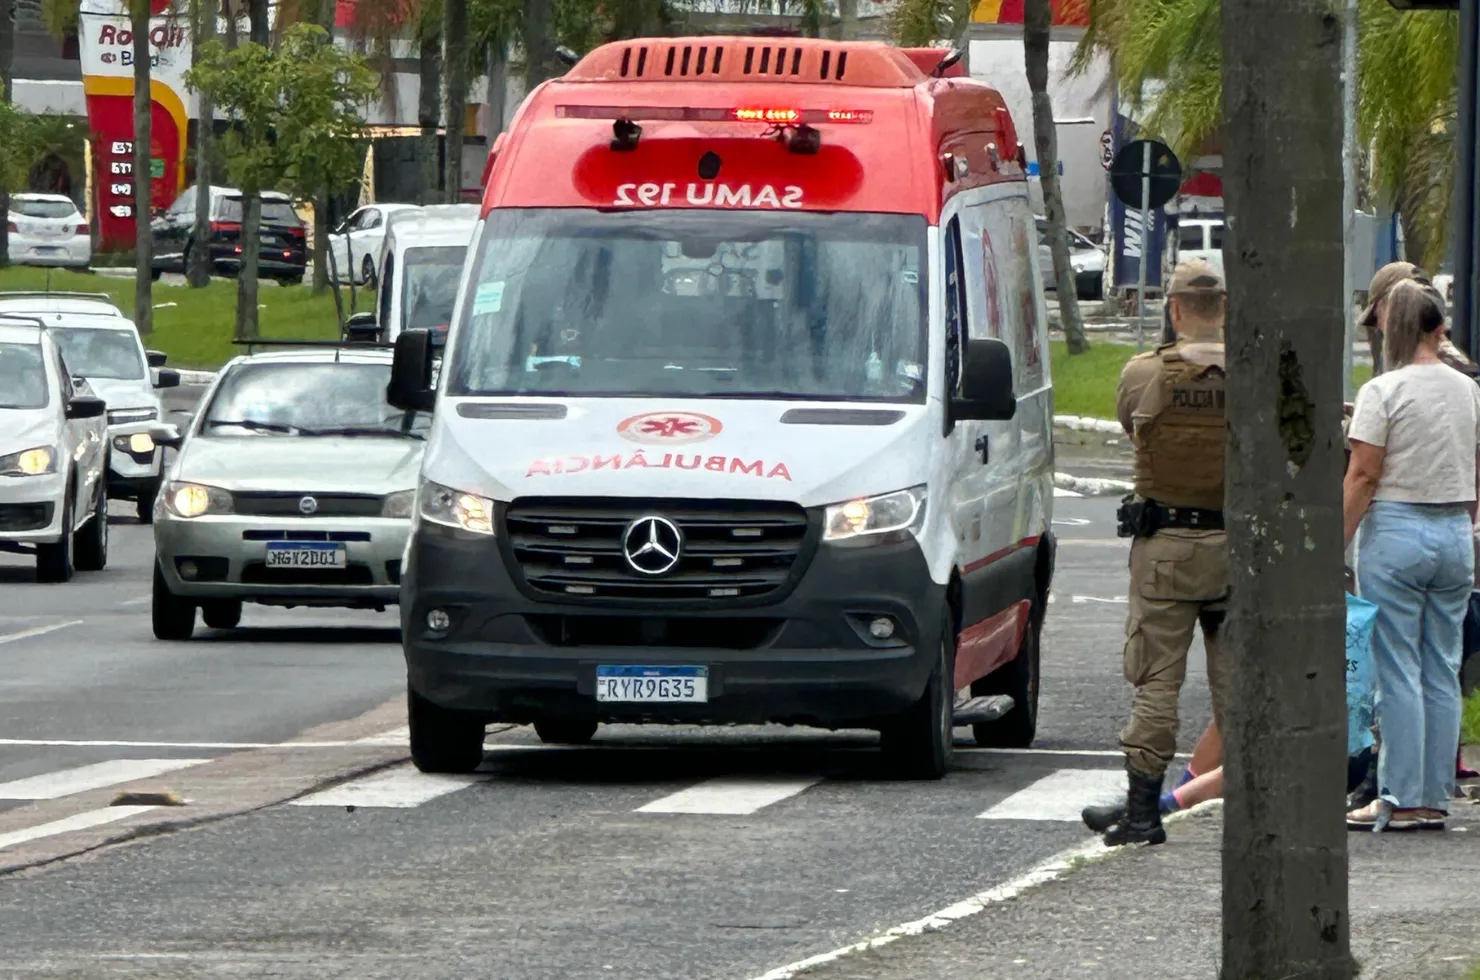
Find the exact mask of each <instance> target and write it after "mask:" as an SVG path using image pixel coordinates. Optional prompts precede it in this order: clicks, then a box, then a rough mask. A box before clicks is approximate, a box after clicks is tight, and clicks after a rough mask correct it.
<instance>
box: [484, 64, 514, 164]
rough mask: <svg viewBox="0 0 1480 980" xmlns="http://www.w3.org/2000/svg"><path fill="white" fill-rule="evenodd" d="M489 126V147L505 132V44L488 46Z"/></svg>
mask: <svg viewBox="0 0 1480 980" xmlns="http://www.w3.org/2000/svg"><path fill="white" fill-rule="evenodd" d="M487 102H488V125H489V127H490V129H491V130H492V131H491V132H490V133H489V134H488V137H489V145H490V146H491V145H492V143H493V137H494V136H496V135H498V134H499V133H501V132H503V129H504V113H505V111H506V110H507V108H508V104H509V55H508V47H507V45H505V44H504V43H503V42H499V43H496V44H490V45H489V46H488V95H487Z"/></svg>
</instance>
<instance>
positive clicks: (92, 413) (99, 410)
mask: <svg viewBox="0 0 1480 980" xmlns="http://www.w3.org/2000/svg"><path fill="white" fill-rule="evenodd" d="M107 411H108V405H107V403H106V402H104V401H103V399H101V398H98V397H96V396H95V395H74V396H73V398H72V400H71V401H69V402H67V418H69V419H95V418H101V417H102V416H103V414H104V413H106V412H107Z"/></svg>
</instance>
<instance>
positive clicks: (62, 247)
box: [9, 194, 92, 269]
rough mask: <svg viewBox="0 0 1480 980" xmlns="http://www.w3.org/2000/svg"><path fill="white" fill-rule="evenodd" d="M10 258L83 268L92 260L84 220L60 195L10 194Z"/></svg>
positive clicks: (41, 263)
mask: <svg viewBox="0 0 1480 980" xmlns="http://www.w3.org/2000/svg"><path fill="white" fill-rule="evenodd" d="M9 220H10V261H11V262H12V263H15V264H17V265H60V266H69V267H73V268H78V269H86V268H87V266H88V264H89V263H91V262H92V232H91V230H90V229H89V228H88V226H87V219H86V218H84V217H83V216H82V213H81V212H79V211H78V210H77V205H76V204H75V203H73V201H72V199H71V198H70V197H67V196H65V195H63V194H12V195H11V196H10V215H9Z"/></svg>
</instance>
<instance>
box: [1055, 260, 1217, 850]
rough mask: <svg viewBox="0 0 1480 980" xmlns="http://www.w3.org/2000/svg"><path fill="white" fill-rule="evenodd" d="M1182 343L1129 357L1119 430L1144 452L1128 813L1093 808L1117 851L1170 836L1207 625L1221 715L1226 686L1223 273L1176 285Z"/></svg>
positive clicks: (1175, 316)
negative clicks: (1186, 697) (1178, 757)
mask: <svg viewBox="0 0 1480 980" xmlns="http://www.w3.org/2000/svg"><path fill="white" fill-rule="evenodd" d="M1166 294H1167V307H1168V310H1169V312H1170V316H1171V322H1172V327H1173V329H1174V331H1175V333H1176V339H1175V340H1173V341H1172V342H1170V343H1165V344H1162V345H1161V346H1160V347H1157V348H1156V349H1155V350H1153V351H1148V352H1147V353H1144V354H1141V355H1139V356H1137V357H1134V358H1132V359H1131V361H1130V362H1129V363H1127V364H1126V366H1125V371H1124V373H1122V374H1121V378H1120V389H1119V392H1118V396H1117V402H1118V405H1117V408H1118V414H1119V417H1120V423H1121V425H1122V426H1124V427H1125V430H1126V433H1127V434H1128V435H1129V436H1130V437H1131V441H1132V442H1133V443H1134V444H1135V448H1136V479H1135V488H1136V489H1135V494H1134V495H1133V496H1131V497H1127V498H1126V502H1125V506H1123V507H1122V508H1121V512H1120V522H1121V527H1120V533H1121V535H1122V536H1123V537H1131V538H1133V539H1134V540H1133V541H1132V542H1131V557H1130V573H1131V582H1130V588H1129V590H1128V594H1129V603H1130V610H1129V613H1130V614H1129V617H1128V619H1127V622H1126V640H1125V677H1126V680H1128V681H1130V682H1131V683H1132V684H1133V685H1135V688H1136V692H1135V700H1134V702H1133V704H1132V706H1131V718H1130V721H1129V723H1128V724H1127V725H1126V727H1125V730H1124V731H1123V732H1122V733H1121V748H1122V749H1123V750H1124V752H1125V761H1126V771H1127V775H1128V777H1129V781H1130V786H1129V790H1128V792H1127V796H1126V802H1125V805H1124V806H1123V807H1121V806H1116V807H1089V808H1087V809H1086V810H1085V811H1084V822H1085V824H1086V825H1088V826H1089V827H1090V828H1091V829H1093V830H1096V831H1099V830H1104V832H1105V843H1106V844H1109V845H1112V846H1114V845H1119V844H1133V843H1147V844H1160V843H1163V842H1164V841H1165V840H1166V831H1165V830H1164V829H1163V828H1162V825H1161V812H1160V802H1161V789H1162V779H1163V777H1164V776H1165V774H1166V770H1167V766H1168V765H1170V763H1171V761H1172V757H1173V755H1174V754H1175V751H1176V739H1177V700H1178V696H1179V695H1180V694H1181V690H1182V682H1183V680H1184V679H1185V678H1186V676H1187V650H1188V648H1189V647H1190V646H1191V645H1192V635H1193V630H1194V628H1196V627H1197V626H1198V625H1201V626H1202V632H1203V643H1204V645H1205V646H1206V648H1207V654H1208V658H1207V659H1208V683H1209V686H1210V687H1211V688H1212V693H1213V712H1214V716H1215V718H1216V719H1218V720H1221V718H1222V716H1223V706H1224V703H1225V702H1224V697H1225V692H1226V690H1227V686H1228V665H1227V663H1226V662H1225V661H1224V657H1223V651H1222V644H1221V642H1220V637H1219V631H1220V628H1221V627H1222V625H1223V617H1224V608H1225V603H1226V602H1227V599H1228V538H1227V535H1226V534H1225V533H1224V529H1223V443H1224V433H1225V422H1224V390H1223V388H1224V386H1223V381H1224V354H1223V316H1224V302H1225V298H1226V291H1225V289H1224V285H1223V278H1222V276H1220V275H1219V274H1218V272H1217V271H1216V270H1215V269H1214V268H1213V267H1212V266H1211V265H1209V264H1208V263H1207V262H1206V261H1203V260H1200V259H1198V260H1192V261H1188V262H1184V263H1182V264H1180V265H1178V266H1177V268H1176V270H1175V271H1174V272H1173V273H1172V278H1171V282H1170V283H1169V284H1168V287H1167V291H1166Z"/></svg>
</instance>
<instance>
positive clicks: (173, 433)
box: [149, 423, 185, 449]
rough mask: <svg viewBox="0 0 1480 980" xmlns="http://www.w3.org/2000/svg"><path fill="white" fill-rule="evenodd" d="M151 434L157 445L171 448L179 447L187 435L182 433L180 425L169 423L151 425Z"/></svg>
mask: <svg viewBox="0 0 1480 980" xmlns="http://www.w3.org/2000/svg"><path fill="white" fill-rule="evenodd" d="M149 436H150V438H152V439H153V440H154V441H155V443H156V444H157V445H160V446H168V447H169V448H171V449H179V448H180V445H181V443H183V442H184V441H185V437H184V436H183V435H181V434H180V427H179V426H178V425H170V424H168V423H162V424H160V425H151V426H150V427H149Z"/></svg>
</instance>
